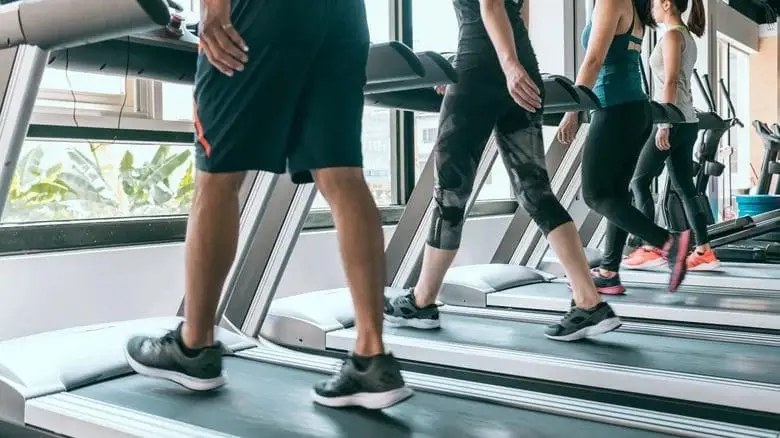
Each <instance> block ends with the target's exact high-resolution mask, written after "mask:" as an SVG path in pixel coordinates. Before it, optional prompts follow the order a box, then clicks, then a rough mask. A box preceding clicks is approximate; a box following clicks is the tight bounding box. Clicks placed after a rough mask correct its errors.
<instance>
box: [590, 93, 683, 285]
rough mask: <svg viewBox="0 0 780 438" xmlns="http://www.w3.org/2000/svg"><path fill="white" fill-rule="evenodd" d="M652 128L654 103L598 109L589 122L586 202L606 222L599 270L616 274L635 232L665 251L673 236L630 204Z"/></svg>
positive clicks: (631, 103) (633, 103)
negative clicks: (651, 104) (634, 178)
mask: <svg viewBox="0 0 780 438" xmlns="http://www.w3.org/2000/svg"><path fill="white" fill-rule="evenodd" d="M651 129H652V116H651V108H650V104H649V102H647V101H636V102H629V103H624V104H621V105H615V106H611V107H607V108H603V109H600V110H597V111H595V112H594V113H593V117H592V118H591V124H590V128H589V129H588V137H587V139H586V140H585V145H584V148H583V152H582V195H583V198H584V200H585V203H586V204H587V205H588V207H590V208H591V209H593V210H594V211H596V212H597V213H599V214H601V215H602V216H604V217H605V218H607V221H608V222H607V230H606V237H605V238H606V245H605V247H606V248H605V251H604V257H603V259H602V264H601V267H602V268H604V269H607V270H610V271H617V270H618V268H619V267H620V262H621V260H622V259H623V248H624V247H625V245H626V240H627V239H628V234H629V233H631V234H633V235H635V236H637V237H639V238H640V239H642V240H644V241H645V242H647V243H649V244H650V245H652V246H655V247H658V248H662V247H663V246H664V244H665V243H666V241H667V240H668V239H669V232H668V231H666V230H665V229H663V228H661V227H659V226H658V225H656V224H655V222H654V221H653V220H652V219H650V218H649V217H647V216H645V215H644V214H643V213H642V212H641V211H639V210H637V209H636V208H635V207H634V206H633V205H632V203H631V194H630V192H629V184H630V183H631V178H632V176H633V174H634V169H635V168H636V165H637V160H638V159H639V154H640V152H641V151H642V146H643V145H644V144H645V141H646V140H647V138H648V136H649V135H650V131H651Z"/></svg>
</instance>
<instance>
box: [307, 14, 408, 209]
mask: <svg viewBox="0 0 780 438" xmlns="http://www.w3.org/2000/svg"><path fill="white" fill-rule="evenodd" d="M366 16H367V18H368V28H369V32H371V42H373V43H380V42H385V41H388V40H390V2H389V1H388V0H370V1H366ZM390 115H391V110H389V109H385V108H375V107H370V106H367V107H365V108H364V110H363V175H364V176H365V178H366V182H367V183H368V187H369V189H370V190H371V193H372V194H373V195H374V200H375V201H376V203H377V205H379V206H380V207H382V206H388V205H390V204H392V202H393V188H392V176H391V175H392V172H391V169H390V166H391V165H392V156H391V150H392V146H391V137H392V130H391V129H390ZM327 208H328V203H327V201H325V198H324V197H323V196H322V194H321V193H319V192H318V193H317V196H316V197H315V198H314V202H313V203H312V209H316V210H323V209H327Z"/></svg>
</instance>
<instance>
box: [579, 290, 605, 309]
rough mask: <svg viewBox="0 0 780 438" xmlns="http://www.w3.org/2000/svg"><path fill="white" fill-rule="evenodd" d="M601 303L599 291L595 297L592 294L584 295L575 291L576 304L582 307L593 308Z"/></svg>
mask: <svg viewBox="0 0 780 438" xmlns="http://www.w3.org/2000/svg"><path fill="white" fill-rule="evenodd" d="M594 290H595V289H594ZM600 303H601V297H600V296H598V293H596V296H595V297H593V296H590V294H588V295H587V296H583V295H582V294H579V293H577V292H576V291H575V293H574V304H575V305H576V306H577V307H579V308H580V309H592V308H594V307H596V306H598V305H599V304H600Z"/></svg>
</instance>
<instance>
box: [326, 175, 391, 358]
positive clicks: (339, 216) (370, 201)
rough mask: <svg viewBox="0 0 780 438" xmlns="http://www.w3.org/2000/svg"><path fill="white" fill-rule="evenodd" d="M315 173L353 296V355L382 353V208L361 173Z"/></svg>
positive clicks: (383, 264)
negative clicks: (326, 205)
mask: <svg viewBox="0 0 780 438" xmlns="http://www.w3.org/2000/svg"><path fill="white" fill-rule="evenodd" d="M313 174H314V181H315V182H316V184H317V187H318V188H319V190H320V192H322V195H323V196H324V197H325V199H326V200H327V201H328V204H330V211H331V214H333V222H334V224H335V226H336V235H337V237H338V241H339V250H340V253H341V260H342V264H343V266H344V272H345V274H346V276H347V285H348V286H349V287H350V291H351V292H352V302H353V303H354V305H355V327H356V328H357V341H356V342H355V355H356V357H371V356H377V355H381V354H383V353H384V345H383V343H382V308H383V304H384V290H385V244H384V234H383V232H382V222H381V218H380V216H379V209H377V207H376V203H375V202H374V197H373V195H372V194H371V192H370V191H369V189H368V186H367V185H366V181H365V179H364V178H363V170H362V169H360V168H357V167H353V168H332V169H321V170H317V171H315V172H313Z"/></svg>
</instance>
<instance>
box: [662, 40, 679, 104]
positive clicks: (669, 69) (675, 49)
mask: <svg viewBox="0 0 780 438" xmlns="http://www.w3.org/2000/svg"><path fill="white" fill-rule="evenodd" d="M684 43H685V42H684V41H683V36H682V34H680V32H677V31H667V32H666V35H664V40H663V46H662V48H661V50H662V51H663V56H664V98H663V99H664V101H663V103H675V102H677V82H678V81H679V80H680V65H681V63H682V51H683V44H684Z"/></svg>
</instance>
